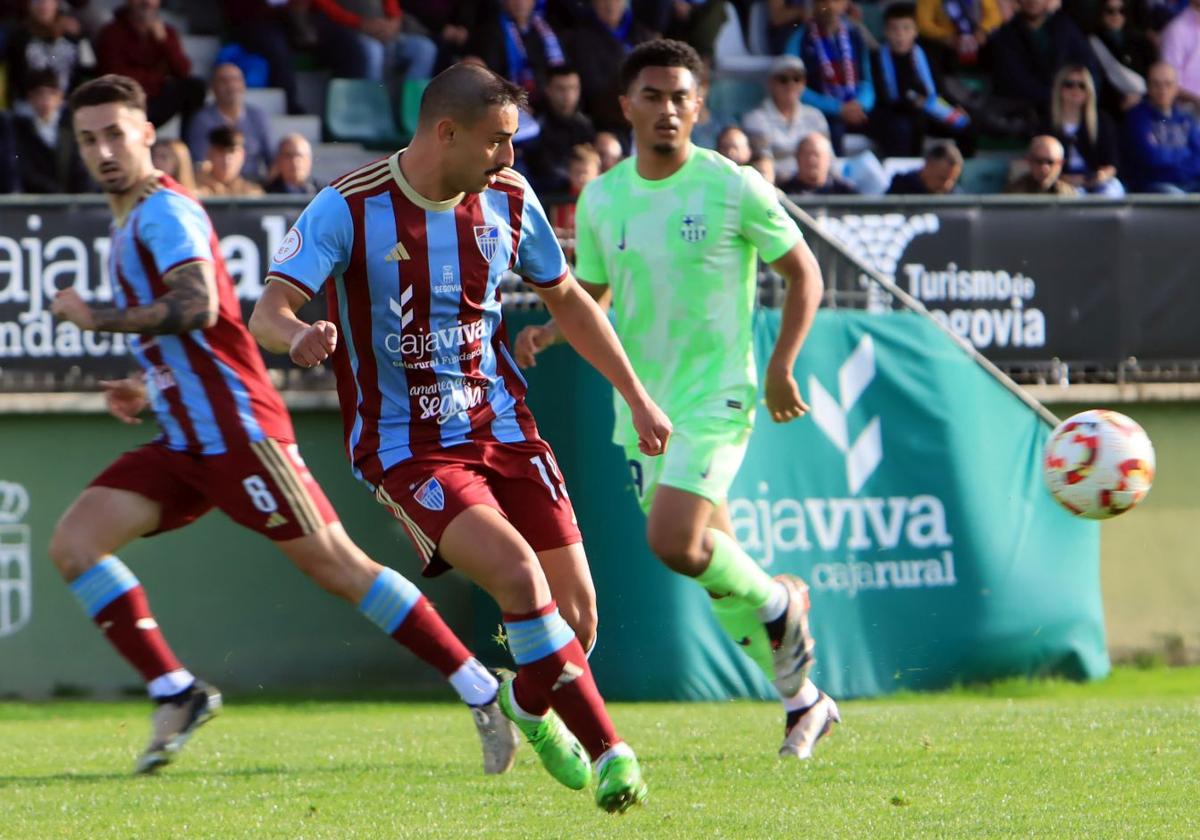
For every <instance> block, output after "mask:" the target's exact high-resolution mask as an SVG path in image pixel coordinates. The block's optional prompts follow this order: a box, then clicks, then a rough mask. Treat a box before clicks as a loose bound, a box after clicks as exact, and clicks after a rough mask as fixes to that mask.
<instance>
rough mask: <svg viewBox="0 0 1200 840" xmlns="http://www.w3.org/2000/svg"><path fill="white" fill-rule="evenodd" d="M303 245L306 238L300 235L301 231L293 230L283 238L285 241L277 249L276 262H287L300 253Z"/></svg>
mask: <svg viewBox="0 0 1200 840" xmlns="http://www.w3.org/2000/svg"><path fill="white" fill-rule="evenodd" d="M303 245H304V237H302V236H301V235H300V231H298V230H296V229H295V228H292V229H291V230H289V231H288V232H287V235H286V236H284V237H283V241H282V242H280V243H279V247H278V248H277V249H275V262H277V263H282V262H287V261H288V260H290V259H291V258H292V257H294V256H296V255H297V254H299V253H300V248H301V247H302V246H303Z"/></svg>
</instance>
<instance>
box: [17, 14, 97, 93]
mask: <svg viewBox="0 0 1200 840" xmlns="http://www.w3.org/2000/svg"><path fill="white" fill-rule="evenodd" d="M6 54H7V66H8V96H9V101H11V102H13V103H14V105H18V104H19V105H20V108H19V110H21V111H23V112H24V113H26V114H29V113H31V110H30V108H29V107H28V103H27V102H26V101H25V100H26V99H27V98H28V96H29V91H30V88H31V83H30V79H31V77H32V76H33V75H34V74H37V75H38V77H39V78H44V77H43V76H42V73H43V71H46V70H50V71H53V73H54V76H55V82H56V84H57V85H58V89H59V90H60V91H62V92H63V94H64V95H65V94H66V92H67V91H69V90H70V89H71V88H73V87H74V86H75V85H77V84H78V83H79V82H80V81H82V77H83V75H84V74H85V73H86V72H87V71H89V70H90V69H91V68H92V67H94V66H95V64H96V56H95V53H94V52H92V45H91V44H90V43H88V41H87V39H86V38H84V37H83V35H82V27H81V26H80V25H79V21H77V20H76V19H75V18H73V17H71V16H70V15H67V14H64V13H63V12H62V11H61V10H60V9H59V5H58V0H29V7H28V11H27V12H26V14H25V17H24V18H23V19H22V20H21V23H20V25H19V26H18V27H17V28H15V29H14V30H13V31H12V32H10V33H9V36H8V47H7V49H6Z"/></svg>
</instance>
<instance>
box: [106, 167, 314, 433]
mask: <svg viewBox="0 0 1200 840" xmlns="http://www.w3.org/2000/svg"><path fill="white" fill-rule="evenodd" d="M191 262H209V263H212V265H213V268H214V270H215V273H216V280H217V297H218V302H219V309H218V315H217V323H216V324H214V325H213V326H212V327H209V328H208V329H204V330H192V331H191V332H187V333H182V334H179V335H140V336H134V337H133V338H132V339H131V341H130V348H131V350H132V352H133V355H134V358H136V359H137V361H138V363H139V364H140V365H141V367H142V370H143V371H145V374H146V389H147V393H148V394H149V397H150V404H151V407H152V408H153V409H154V413H155V415H156V416H157V419H158V424H159V426H160V427H161V429H162V434H161V435H160V436H159V440H160V441H161V442H163V443H165V444H166V445H167V446H168V447H169V448H171V449H175V450H179V451H186V452H195V453H198V454H202V455H219V454H221V453H223V452H227V451H229V450H230V449H231V448H233V447H237V446H244V445H246V444H247V443H249V442H252V441H258V440H262V439H263V438H267V437H272V438H278V439H282V440H289V441H290V440H294V439H295V435H294V434H293V432H292V422H291V419H290V418H289V417H288V413H287V409H286V408H285V407H284V405H283V400H282V399H280V397H279V393H278V392H277V391H276V390H275V388H274V387H273V386H272V385H271V381H270V379H268V378H267V369H266V366H265V365H264V364H263V360H262V355H261V354H260V353H259V351H258V345H256V344H255V342H254V339H253V338H252V337H251V336H250V333H249V331H248V330H247V329H246V327H245V326H244V325H243V324H242V314H241V309H240V307H239V306H238V301H237V296H236V295H235V294H234V289H233V282H232V281H231V280H230V278H229V273H228V272H227V271H226V270H225V261H224V260H223V259H222V258H221V251H220V247H219V245H218V242H217V235H216V232H215V231H214V230H213V226H212V222H211V221H209V218H208V214H207V213H205V212H204V208H203V207H201V206H200V203H199V202H198V201H196V199H195V198H193V197H191V196H190V195H188V194H187V193H186V192H184V191H183V188H182V187H180V186H179V184H177V183H175V181H173V180H172V179H171V178H169V177H167V176H166V175H161V174H160V175H159V176H158V177H156V178H154V179H152V180H150V181H148V182H147V184H146V188H145V193H144V194H143V195H142V196H141V197H140V198H139V199H138V201H137V203H136V204H135V205H134V206H133V209H132V210H130V212H129V214H128V215H127V216H126V217H125V219H124V220H123V221H120V222H119V223H114V224H113V229H112V249H111V252H110V254H109V264H108V270H109V277H110V279H111V282H112V287H113V297H114V299H115V301H116V304H117V306H118V307H120V308H121V309H129V308H132V307H135V306H145V305H147V304H150V303H153V302H154V301H155V300H156V299H158V298H160V297H162V296H163V295H165V294H166V293H167V292H168V291H170V290H169V289H168V287H167V286H166V284H164V283H163V277H165V276H166V275H167V273H168V272H170V271H171V270H172V269H175V268H178V267H179V266H182V265H186V264H187V263H191Z"/></svg>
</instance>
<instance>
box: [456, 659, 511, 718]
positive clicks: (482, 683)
mask: <svg viewBox="0 0 1200 840" xmlns="http://www.w3.org/2000/svg"><path fill="white" fill-rule="evenodd" d="M450 685H451V686H453V687H454V690H455V691H457V692H458V696H459V697H461V698H462V701H463V702H464V703H466V704H467V705H468V706H486V705H487V704H488V703H491V702H492V701H493V700H495V699H496V692H497V691H498V690H499V688H500V683H499V682H497V681H496V678H495V677H494V676H492V673H491V671H489V670H488V669H487V668H484V667H483V664H482V663H480V661H479V660H478V659H476V658H475V657H473V656H472V657H471V658H470V659H468V660H467V661H466V662H464V663H463V664H462V665H460V666H459V668H458V670H457V671H455V672H454V673H453V674H451V675H450Z"/></svg>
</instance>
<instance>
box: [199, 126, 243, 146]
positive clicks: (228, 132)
mask: <svg viewBox="0 0 1200 840" xmlns="http://www.w3.org/2000/svg"><path fill="white" fill-rule="evenodd" d="M208 145H209V146H216V147H217V148H218V149H236V148H237V147H238V146H245V145H246V135H244V134H242V130H241V129H240V128H234V127H233V126H231V125H219V126H217V127H216V128H214V129H213V130H212V131H210V132H208Z"/></svg>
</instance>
